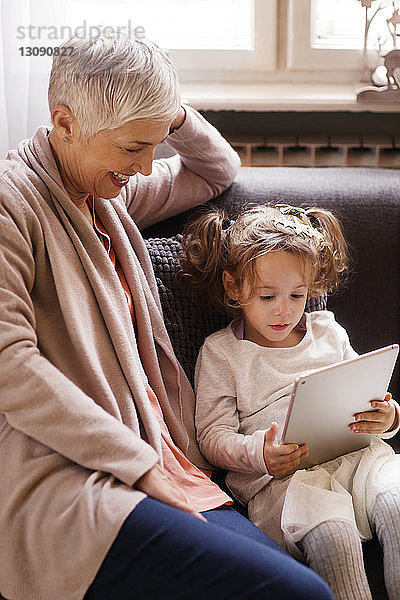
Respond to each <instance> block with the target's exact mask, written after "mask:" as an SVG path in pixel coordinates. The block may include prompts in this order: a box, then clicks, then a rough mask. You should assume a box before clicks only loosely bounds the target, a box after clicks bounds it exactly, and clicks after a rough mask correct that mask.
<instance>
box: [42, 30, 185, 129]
mask: <svg viewBox="0 0 400 600" xmlns="http://www.w3.org/2000/svg"><path fill="white" fill-rule="evenodd" d="M64 47H65V48H67V47H73V51H72V52H71V53H70V54H68V51H65V53H66V55H64V56H61V52H63V50H61V51H60V55H59V56H54V57H53V66H52V69H51V74H50V81H49V91H48V99H49V108H50V112H51V111H52V110H53V108H54V107H55V106H57V105H64V106H68V108H69V109H70V110H71V112H72V113H73V115H74V116H75V118H76V119H77V121H78V123H79V126H80V129H81V133H82V136H83V137H84V138H89V137H92V136H94V135H95V134H96V133H97V132H98V131H101V130H103V129H115V128H117V127H120V126H121V125H123V124H124V123H126V122H128V121H130V120H133V119H153V120H157V121H168V120H170V121H173V119H174V117H175V116H176V114H177V113H178V111H179V107H180V92H179V83H178V78H177V74H176V71H175V68H174V67H173V65H172V63H171V61H170V60H169V58H168V57H167V56H166V55H165V53H164V52H163V51H162V50H161V49H160V48H159V47H158V46H157V45H156V44H154V43H153V42H150V41H149V40H143V39H141V40H138V39H136V38H134V37H130V36H128V35H126V34H123V33H115V34H110V35H105V34H103V35H100V36H98V37H96V38H91V39H90V38H84V39H83V38H81V37H78V36H76V37H73V38H71V39H70V40H68V41H67V42H64V43H63V44H62V46H61V48H64Z"/></svg>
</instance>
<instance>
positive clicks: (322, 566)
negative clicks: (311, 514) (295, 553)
mask: <svg viewBox="0 0 400 600" xmlns="http://www.w3.org/2000/svg"><path fill="white" fill-rule="evenodd" d="M299 546H300V549H301V550H302V552H303V553H304V555H305V558H306V562H307V564H308V565H309V566H310V567H311V568H312V569H313V570H314V571H315V572H316V573H318V574H319V575H321V577H322V578H323V579H325V581H326V582H327V583H328V584H329V586H330V588H331V590H332V592H333V594H334V596H335V598H336V599H337V600H372V596H371V591H370V588H369V585H368V580H367V575H366V573H365V569H364V558H363V551H362V543H361V539H360V536H359V535H358V532H357V530H356V528H355V527H354V526H353V525H351V524H350V523H346V522H344V521H325V522H324V523H321V524H320V525H317V527H315V528H314V529H312V530H311V531H310V532H309V533H307V535H305V536H304V538H303V539H302V540H301V542H300V543H299ZM397 598H399V596H397Z"/></svg>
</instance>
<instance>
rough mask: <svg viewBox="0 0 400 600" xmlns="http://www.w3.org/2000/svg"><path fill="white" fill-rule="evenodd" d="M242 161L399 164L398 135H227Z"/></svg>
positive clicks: (303, 164) (254, 163) (291, 164)
mask: <svg viewBox="0 0 400 600" xmlns="http://www.w3.org/2000/svg"><path fill="white" fill-rule="evenodd" d="M229 141H230V143H231V144H232V146H233V147H234V148H235V150H236V151H237V152H238V153H239V155H240V157H241V160H242V165H244V166H252V167H253V166H254V167H261V166H263V167H264V166H265V167H389V168H396V169H399V168H400V136H379V135H371V134H368V135H365V136H348V137H346V136H343V135H342V136H337V137H336V136H335V137H326V136H321V137H315V136H298V137H296V136H271V137H268V138H265V140H264V141H262V142H261V143H260V140H255V139H254V140H252V139H250V138H247V139H246V137H242V138H241V139H237V138H236V139H235V138H233V137H232V139H229Z"/></svg>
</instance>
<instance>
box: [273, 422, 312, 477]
mask: <svg viewBox="0 0 400 600" xmlns="http://www.w3.org/2000/svg"><path fill="white" fill-rule="evenodd" d="M277 433H278V425H277V424H276V423H272V424H271V427H270V428H269V429H268V430H267V431H266V432H265V436H264V460H265V463H266V465H267V468H268V472H269V474H270V475H273V477H278V476H279V475H285V473H288V472H289V471H291V470H292V469H294V468H295V467H297V466H298V465H299V463H300V461H301V460H302V458H304V457H305V456H308V455H309V452H308V447H307V446H306V445H305V444H304V445H302V446H299V444H278V443H277V441H276V436H277Z"/></svg>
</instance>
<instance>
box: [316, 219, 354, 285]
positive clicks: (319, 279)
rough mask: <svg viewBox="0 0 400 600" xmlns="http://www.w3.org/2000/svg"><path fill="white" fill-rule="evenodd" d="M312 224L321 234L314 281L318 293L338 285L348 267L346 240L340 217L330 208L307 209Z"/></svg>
mask: <svg viewBox="0 0 400 600" xmlns="http://www.w3.org/2000/svg"><path fill="white" fill-rule="evenodd" d="M305 213H306V215H307V217H308V219H309V220H310V222H311V225H312V226H313V227H314V229H316V230H317V231H318V232H319V234H321V235H320V242H319V244H318V268H317V276H316V279H315V282H314V287H315V291H314V293H315V294H316V295H318V294H320V293H321V292H325V291H327V292H329V291H332V290H334V289H335V288H337V287H338V285H339V283H340V281H341V280H342V274H343V272H344V271H346V270H347V269H348V266H349V258H348V248H347V244H346V241H345V239H344V237H343V233H342V229H341V226H340V223H339V221H338V219H337V218H336V217H335V216H334V215H333V214H332V213H331V212H330V211H328V210H324V209H322V208H309V209H307V210H306V211H305Z"/></svg>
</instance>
